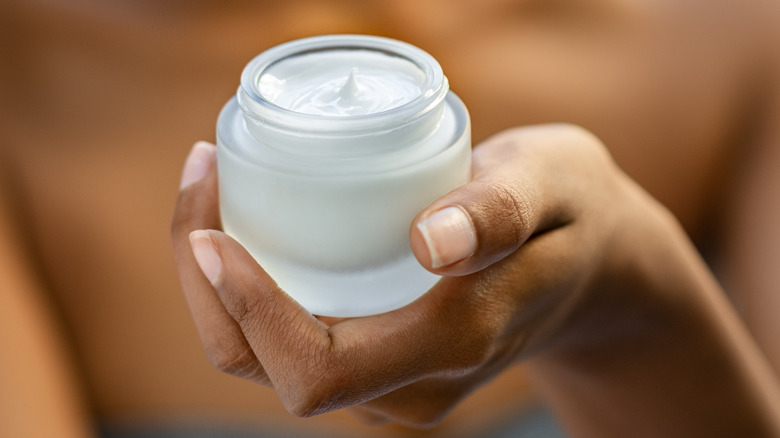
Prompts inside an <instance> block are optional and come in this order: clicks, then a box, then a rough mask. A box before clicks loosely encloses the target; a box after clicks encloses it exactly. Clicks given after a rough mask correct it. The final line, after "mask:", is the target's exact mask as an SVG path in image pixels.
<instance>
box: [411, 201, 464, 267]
mask: <svg viewBox="0 0 780 438" xmlns="http://www.w3.org/2000/svg"><path fill="white" fill-rule="evenodd" d="M414 228H415V229H416V232H413V233H412V236H411V245H412V250H413V251H414V253H415V255H416V256H417V258H418V260H419V261H420V262H421V263H422V264H423V266H426V267H430V268H431V269H440V268H446V267H448V266H451V265H454V264H456V263H458V262H461V261H463V260H465V259H467V258H469V257H471V256H472V255H474V253H475V252H476V250H477V233H476V229H475V227H474V223H473V222H472V220H471V217H470V216H469V214H468V212H466V211H465V210H464V209H463V208H462V207H460V206H456V205H450V206H447V207H444V208H441V209H439V210H436V211H434V212H432V213H430V214H429V215H427V216H426V217H424V218H423V219H421V220H419V221H418V222H417V223H416V224H415V227H414Z"/></svg>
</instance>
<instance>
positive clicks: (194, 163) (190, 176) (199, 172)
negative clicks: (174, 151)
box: [179, 141, 217, 190]
mask: <svg viewBox="0 0 780 438" xmlns="http://www.w3.org/2000/svg"><path fill="white" fill-rule="evenodd" d="M216 155H217V147H216V146H214V144H212V143H209V142H206V141H198V142H196V143H195V144H194V145H193V146H192V149H191V150H190V153H189V155H188V156H187V160H186V161H185V162H184V170H183V171H182V176H181V182H180V183H179V189H180V190H182V189H184V188H186V187H188V186H190V185H192V184H195V183H196V182H198V181H200V180H202V179H203V178H204V177H205V176H206V175H208V173H209V170H211V166H212V164H213V163H214V161H216Z"/></svg>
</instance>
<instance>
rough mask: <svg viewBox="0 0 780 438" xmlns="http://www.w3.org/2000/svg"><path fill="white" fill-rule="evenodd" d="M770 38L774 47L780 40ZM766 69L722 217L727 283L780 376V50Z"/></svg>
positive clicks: (724, 264)
mask: <svg viewBox="0 0 780 438" xmlns="http://www.w3.org/2000/svg"><path fill="white" fill-rule="evenodd" d="M778 37H780V35H778ZM778 37H776V38H773V39H768V41H772V43H773V45H774V43H775V42H776V41H777V38H778ZM772 50H773V51H774V52H775V53H776V55H775V58H774V61H775V68H774V69H768V71H769V72H770V73H769V77H770V78H771V80H772V81H773V82H772V83H771V84H770V87H769V88H770V92H769V93H767V94H766V97H768V99H767V101H766V111H764V113H763V114H762V117H761V119H760V120H758V121H757V122H758V123H757V126H758V129H757V130H756V132H754V133H753V135H754V137H753V138H751V139H750V140H752V142H751V143H748V144H745V145H742V147H743V152H742V154H741V155H740V158H742V160H741V162H740V163H738V164H741V168H740V171H739V172H738V174H737V175H738V178H737V179H736V181H735V183H734V185H733V194H734V196H733V197H732V199H731V202H730V203H729V204H728V208H727V210H726V211H725V212H724V216H725V217H726V224H727V225H726V227H725V230H724V234H725V235H726V251H725V254H724V260H723V270H724V272H723V277H724V283H725V285H726V287H727V289H728V291H729V293H730V294H731V295H732V296H733V297H734V299H735V301H736V303H737V307H738V309H739V310H740V311H741V312H742V317H743V318H744V319H745V322H746V323H747V325H748V327H749V328H750V331H751V333H752V334H753V336H754V337H755V339H756V341H757V342H758V344H759V345H760V346H761V348H762V349H763V351H764V353H765V354H766V356H767V358H768V359H769V361H770V363H771V364H772V365H773V367H774V370H775V373H776V375H778V376H780V341H779V340H778V335H780V318H779V317H778V315H780V269H778V261H780V51H778V50H777V48H776V47H772Z"/></svg>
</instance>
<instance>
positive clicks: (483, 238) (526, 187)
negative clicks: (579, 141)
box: [410, 128, 572, 275]
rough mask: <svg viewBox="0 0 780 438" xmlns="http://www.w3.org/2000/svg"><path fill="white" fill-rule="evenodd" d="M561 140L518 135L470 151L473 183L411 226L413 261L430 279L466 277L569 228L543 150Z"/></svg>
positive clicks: (549, 132) (526, 132)
mask: <svg viewBox="0 0 780 438" xmlns="http://www.w3.org/2000/svg"><path fill="white" fill-rule="evenodd" d="M560 137H561V136H560V135H558V133H557V132H555V131H554V130H553V129H545V128H523V129H516V130H512V131H508V132H505V133H502V134H500V135H498V136H496V137H493V138H491V139H489V140H487V141H486V142H484V143H483V144H482V145H480V146H479V147H477V148H475V150H474V154H473V160H472V163H473V164H472V175H473V179H472V181H471V182H469V183H467V184H466V185H464V186H462V187H460V188H459V189H456V190H454V191H452V192H450V193H449V194H447V195H445V196H444V197H442V198H441V199H439V200H437V201H436V202H434V203H433V204H431V205H430V206H429V207H428V208H426V209H425V210H423V211H422V212H421V213H420V214H419V215H418V216H417V217H416V218H415V220H414V221H413V222H412V226H411V229H410V243H411V247H412V251H413V252H414V254H415V256H416V257H417V259H418V261H419V262H420V263H421V264H422V265H423V266H424V267H425V268H426V269H428V270H430V271H432V272H434V273H437V274H442V275H467V274H471V273H473V272H476V271H479V270H481V269H484V268H486V267H488V266H490V265H492V264H493V263H496V262H497V261H499V260H502V259H503V258H505V257H507V256H508V255H509V254H511V253H513V252H514V251H516V250H517V249H518V248H519V247H520V246H521V245H522V244H523V243H525V242H526V241H527V240H528V239H529V238H531V237H532V236H534V235H535V234H537V233H541V232H544V231H547V230H550V229H552V228H555V227H557V226H561V225H564V224H566V223H568V222H569V221H571V217H572V215H571V214H567V212H566V209H568V208H567V204H568V203H567V202H561V201H563V199H560V198H561V193H560V187H559V186H560V175H556V174H555V170H554V169H556V168H560V166H559V165H553V166H550V163H552V162H554V160H556V159H557V158H556V157H557V156H559V155H558V154H556V153H555V152H554V151H555V148H551V147H550V144H551V143H558V144H560V140H561V138H560ZM551 152H552V153H551ZM542 200H544V202H542Z"/></svg>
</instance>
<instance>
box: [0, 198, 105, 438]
mask: <svg viewBox="0 0 780 438" xmlns="http://www.w3.org/2000/svg"><path fill="white" fill-rule="evenodd" d="M2 189H3V188H2V187H0V388H1V389H0V436H4V437H16V436H18V437H33V436H40V437H44V436H46V437H55V436H56V437H63V438H71V437H72V438H84V437H89V436H92V430H91V427H92V425H91V423H90V421H89V417H88V416H87V409H86V406H85V403H84V400H83V397H82V394H81V393H80V391H79V388H78V387H77V386H76V383H75V382H76V379H75V373H74V369H73V364H72V363H71V361H70V360H69V359H70V358H69V357H68V351H67V348H66V346H65V344H64V341H63V339H62V336H60V333H59V332H58V327H57V324H56V323H55V319H54V318H53V317H52V314H51V309H50V308H49V305H48V303H47V302H46V301H45V295H44V293H43V292H44V291H43V289H42V288H41V285H40V282H39V281H38V279H37V278H36V276H35V272H34V270H33V269H32V268H31V266H30V265H29V264H28V260H27V258H26V257H25V254H26V251H25V249H24V248H23V247H22V244H21V242H20V240H19V239H18V235H17V234H16V233H14V229H13V227H12V217H11V216H12V215H11V211H10V209H9V202H8V198H7V197H6V196H4V195H5V192H3V190H2Z"/></svg>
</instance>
